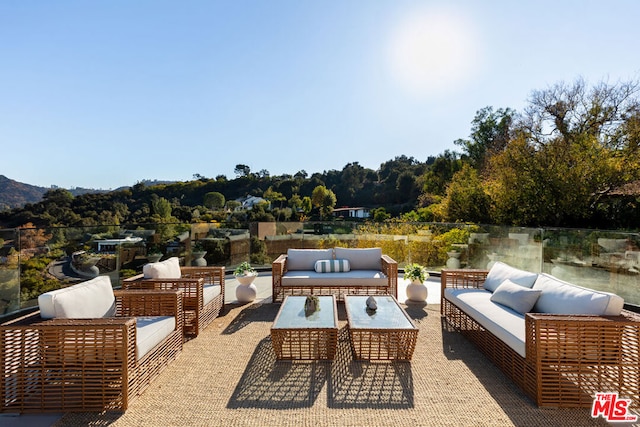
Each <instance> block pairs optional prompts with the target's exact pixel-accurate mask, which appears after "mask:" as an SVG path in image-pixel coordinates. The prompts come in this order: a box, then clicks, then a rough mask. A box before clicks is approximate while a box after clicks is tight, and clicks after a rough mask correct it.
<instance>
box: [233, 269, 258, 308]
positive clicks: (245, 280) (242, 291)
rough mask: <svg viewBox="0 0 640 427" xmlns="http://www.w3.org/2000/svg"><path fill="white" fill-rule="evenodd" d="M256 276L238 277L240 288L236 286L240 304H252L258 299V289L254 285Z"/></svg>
mask: <svg viewBox="0 0 640 427" xmlns="http://www.w3.org/2000/svg"><path fill="white" fill-rule="evenodd" d="M255 278H256V275H255V274H254V275H249V276H236V279H238V283H239V284H238V286H236V299H237V300H238V301H240V302H251V301H253V300H255V299H256V296H257V295H258V289H257V288H256V285H254V284H253V281H254V280H255Z"/></svg>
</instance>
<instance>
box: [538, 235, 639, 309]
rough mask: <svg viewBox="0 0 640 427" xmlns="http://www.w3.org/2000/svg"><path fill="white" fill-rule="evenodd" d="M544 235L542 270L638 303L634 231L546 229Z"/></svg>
mask: <svg viewBox="0 0 640 427" xmlns="http://www.w3.org/2000/svg"><path fill="white" fill-rule="evenodd" d="M544 237H545V239H544V241H545V248H544V271H545V272H547V273H550V274H552V275H554V276H556V277H558V278H560V279H563V280H566V281H568V282H571V283H575V284H577V285H580V286H584V287H587V288H592V289H598V290H601V291H606V292H613V293H615V294H617V295H620V296H621V297H623V298H624V299H625V302H626V303H628V304H633V305H640V235H639V234H638V233H622V232H617V231H600V230H569V229H549V230H545V233H544Z"/></svg>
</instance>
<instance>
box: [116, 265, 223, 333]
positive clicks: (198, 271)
mask: <svg viewBox="0 0 640 427" xmlns="http://www.w3.org/2000/svg"><path fill="white" fill-rule="evenodd" d="M165 267H166V268H165ZM167 269H168V270H167ZM144 270H145V271H146V274H141V275H138V276H134V277H132V278H129V279H125V280H123V282H122V287H123V289H180V290H182V291H183V294H182V295H183V302H182V307H183V309H184V334H185V335H186V336H190V337H196V336H198V334H199V333H200V331H201V330H202V329H204V328H206V327H207V325H209V324H210V323H211V322H212V321H213V319H215V318H216V317H218V315H219V314H220V312H221V311H222V310H223V309H224V280H225V268H224V267H181V266H180V265H179V263H178V259H177V258H169V259H167V260H165V261H161V262H157V263H150V264H147V265H145V266H144ZM172 271H173V272H172ZM145 276H146V277H145Z"/></svg>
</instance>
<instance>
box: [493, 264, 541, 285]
mask: <svg viewBox="0 0 640 427" xmlns="http://www.w3.org/2000/svg"><path fill="white" fill-rule="evenodd" d="M537 278H538V275H537V274H536V273H531V272H529V271H525V270H520V269H517V268H514V267H511V266H510V265H507V264H505V263H504V262H500V261H497V262H496V263H495V264H493V266H492V267H491V270H489V274H487V278H486V279H485V280H484V288H485V289H486V290H488V291H489V292H493V291H495V290H496V288H497V287H498V286H500V285H501V284H502V282H504V281H505V280H507V279H509V280H511V281H512V282H513V283H515V284H517V285H520V286H524V287H525V288H530V287H532V286H533V283H534V282H535V281H536V279H537Z"/></svg>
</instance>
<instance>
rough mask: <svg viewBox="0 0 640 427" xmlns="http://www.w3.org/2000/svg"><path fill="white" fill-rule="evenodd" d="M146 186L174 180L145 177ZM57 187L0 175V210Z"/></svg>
mask: <svg viewBox="0 0 640 427" xmlns="http://www.w3.org/2000/svg"><path fill="white" fill-rule="evenodd" d="M141 183H142V184H144V185H145V186H146V187H150V186H153V185H160V184H172V183H174V181H163V180H155V179H153V180H152V179H146V180H143V181H142V182H141ZM53 188H57V187H38V186H36V185H30V184H25V183H23V182H18V181H15V180H13V179H10V178H7V177H6V176H4V175H0V212H2V211H6V210H11V209H13V208H21V207H24V205H26V204H27V203H37V202H40V201H41V200H42V196H43V195H44V194H45V193H46V192H47V191H49V190H51V189H53ZM125 188H129V187H119V188H116V189H115V190H100V189H95V188H82V187H75V188H68V189H67V190H68V191H69V192H70V193H71V194H73V195H74V196H80V195H82V194H96V193H108V192H110V191H120V190H123V189H125Z"/></svg>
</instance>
